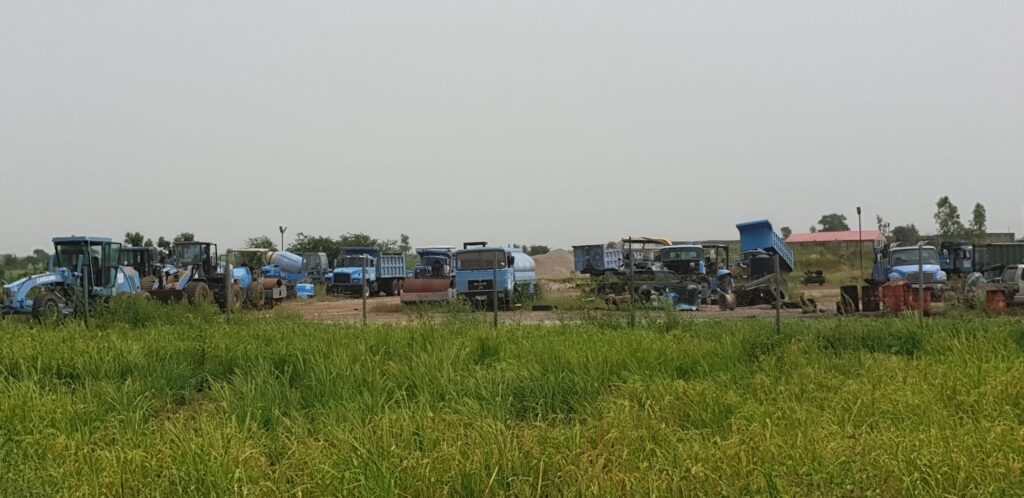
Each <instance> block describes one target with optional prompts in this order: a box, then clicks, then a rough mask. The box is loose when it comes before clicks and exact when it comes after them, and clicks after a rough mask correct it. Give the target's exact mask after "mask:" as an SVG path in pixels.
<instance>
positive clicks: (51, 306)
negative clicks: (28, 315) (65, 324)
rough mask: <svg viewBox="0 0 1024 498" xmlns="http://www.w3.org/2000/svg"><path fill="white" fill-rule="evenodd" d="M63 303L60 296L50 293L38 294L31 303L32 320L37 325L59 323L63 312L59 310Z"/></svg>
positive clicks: (62, 318)
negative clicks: (33, 319)
mask: <svg viewBox="0 0 1024 498" xmlns="http://www.w3.org/2000/svg"><path fill="white" fill-rule="evenodd" d="M63 302H64V300H63V299H61V297H60V296H58V295H57V294H54V293H52V292H43V293H40V294H39V295H38V296H36V298H35V299H34V300H33V301H32V318H35V320H36V321H37V322H39V323H60V322H61V321H62V320H64V312H62V311H61V309H60V305H61V304H62V303H63Z"/></svg>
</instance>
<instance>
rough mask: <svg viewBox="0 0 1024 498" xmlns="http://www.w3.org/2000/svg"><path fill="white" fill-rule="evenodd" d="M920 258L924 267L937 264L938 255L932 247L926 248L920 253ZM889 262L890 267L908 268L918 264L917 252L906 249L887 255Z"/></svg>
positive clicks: (914, 248)
mask: <svg viewBox="0 0 1024 498" xmlns="http://www.w3.org/2000/svg"><path fill="white" fill-rule="evenodd" d="M921 257H922V259H923V261H924V264H926V265H937V264H939V253H938V251H936V250H935V248H932V247H926V248H925V249H924V251H922V252H921ZM889 258H890V259H889V261H890V264H891V265H892V266H909V265H916V264H918V260H917V259H918V250H917V248H916V247H908V248H906V249H900V250H898V251H892V252H890V253H889Z"/></svg>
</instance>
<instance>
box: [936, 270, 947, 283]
mask: <svg viewBox="0 0 1024 498" xmlns="http://www.w3.org/2000/svg"><path fill="white" fill-rule="evenodd" d="M948 278H949V277H947V276H946V272H939V274H938V275H937V276H936V277H935V280H938V281H939V282H945V281H946V280H948Z"/></svg>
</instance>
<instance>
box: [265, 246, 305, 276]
mask: <svg viewBox="0 0 1024 498" xmlns="http://www.w3.org/2000/svg"><path fill="white" fill-rule="evenodd" d="M264 259H265V260H266V263H267V264H268V265H277V266H280V267H281V269H282V270H284V271H286V272H288V273H299V272H301V271H302V256H299V255H298V254H294V253H290V252H288V251H269V252H267V255H266V256H264Z"/></svg>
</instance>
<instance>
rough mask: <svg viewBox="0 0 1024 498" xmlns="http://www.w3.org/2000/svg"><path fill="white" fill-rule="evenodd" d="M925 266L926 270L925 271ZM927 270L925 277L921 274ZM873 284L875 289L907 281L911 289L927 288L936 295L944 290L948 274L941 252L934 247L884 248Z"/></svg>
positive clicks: (873, 273)
mask: <svg viewBox="0 0 1024 498" xmlns="http://www.w3.org/2000/svg"><path fill="white" fill-rule="evenodd" d="M922 265H923V268H922ZM922 269H923V270H924V275H921V274H920V270H922ZM871 278H872V280H873V282H872V283H874V284H876V285H880V284H884V283H886V282H893V281H897V280H906V281H907V282H908V283H910V285H912V286H918V285H922V284H923V285H924V286H925V287H928V288H934V289H935V290H936V291H937V293H941V290H942V289H944V288H945V286H946V282H947V279H948V277H947V275H946V272H944V271H942V268H941V267H940V266H939V251H938V250H936V249H935V247H934V246H922V247H921V248H920V249H919V248H918V246H902V247H901V246H897V245H891V246H889V247H888V248H881V249H880V250H879V251H877V253H876V256H875V264H874V265H873V268H872V275H871Z"/></svg>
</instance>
